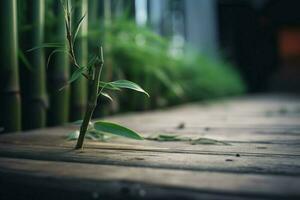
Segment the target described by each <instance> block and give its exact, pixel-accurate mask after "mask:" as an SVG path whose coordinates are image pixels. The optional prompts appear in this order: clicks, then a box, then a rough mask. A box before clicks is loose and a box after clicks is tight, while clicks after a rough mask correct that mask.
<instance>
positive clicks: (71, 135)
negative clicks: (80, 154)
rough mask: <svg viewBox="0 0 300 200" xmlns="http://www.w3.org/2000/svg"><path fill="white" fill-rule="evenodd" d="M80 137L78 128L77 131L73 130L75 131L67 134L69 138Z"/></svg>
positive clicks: (75, 138)
mask: <svg viewBox="0 0 300 200" xmlns="http://www.w3.org/2000/svg"><path fill="white" fill-rule="evenodd" d="M78 137H79V131H78V130H76V131H73V132H71V133H69V134H68V136H67V139H68V140H77V139H78Z"/></svg>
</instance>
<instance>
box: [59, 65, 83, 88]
mask: <svg viewBox="0 0 300 200" xmlns="http://www.w3.org/2000/svg"><path fill="white" fill-rule="evenodd" d="M85 70H86V67H80V68H78V69H76V70H75V71H74V72H73V74H72V75H71V78H70V80H69V81H68V83H67V84H66V85H65V86H63V87H62V88H60V89H59V91H61V90H63V89H65V88H66V87H67V86H68V85H69V84H71V83H73V82H74V81H76V80H77V79H78V78H79V77H80V76H81V75H82V73H83V72H84V71H85Z"/></svg>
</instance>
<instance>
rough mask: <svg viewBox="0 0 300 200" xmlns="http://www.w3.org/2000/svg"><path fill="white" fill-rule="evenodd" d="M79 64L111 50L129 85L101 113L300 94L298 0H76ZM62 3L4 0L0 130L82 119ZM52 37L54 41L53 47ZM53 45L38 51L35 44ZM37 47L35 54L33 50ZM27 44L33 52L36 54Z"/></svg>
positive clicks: (109, 56) (82, 96)
mask: <svg viewBox="0 0 300 200" xmlns="http://www.w3.org/2000/svg"><path fill="white" fill-rule="evenodd" d="M69 2H70V7H71V8H72V14H73V16H72V21H73V22H74V27H76V24H78V23H79V22H80V21H81V17H82V16H85V17H84V18H83V20H82V23H81V28H80V29H79V30H78V34H77V35H78V36H77V39H76V41H75V43H74V45H75V54H76V56H77V59H78V61H79V64H80V65H81V66H87V65H88V63H89V60H90V59H91V58H93V56H94V55H95V54H97V47H99V46H100V45H102V46H103V47H104V59H105V65H104V71H103V74H102V80H105V81H112V80H116V79H128V80H131V81H134V82H136V83H138V84H140V85H141V86H142V87H143V88H144V89H145V90H146V91H148V92H149V94H150V96H151V98H150V99H149V98H147V97H144V96H143V95H142V94H136V93H132V92H130V91H124V92H118V93H114V94H111V95H112V96H113V99H114V101H113V102H109V101H108V100H106V99H102V98H101V99H100V101H101V102H100V106H99V107H98V108H97V109H96V112H95V114H94V117H103V116H107V115H112V114H115V113H120V112H128V111H144V110H150V109H158V108H163V107H166V106H172V105H177V104H181V103H186V102H191V101H202V102H204V101H209V100H212V99H216V98H223V97H228V96H234V95H246V94H253V93H262V92H264V93H270V92H280V93H282V92H289V93H299V92H300V79H299V77H300V14H299V8H300V1H298V0H101V1H100V0H72V1H69ZM62 3H65V1H62V2H61V1H60V0H2V1H1V2H0V4H1V5H0V7H1V12H0V15H1V35H0V40H1V46H0V57H1V65H0V127H1V129H0V130H1V131H2V132H14V131H21V130H28V129H35V128H42V127H46V126H58V125H63V124H66V123H68V122H70V121H75V120H78V119H82V117H83V113H84V111H85V108H86V102H87V95H88V89H87V82H86V81H85V79H84V78H82V79H80V80H77V81H76V82H74V84H72V85H70V86H69V87H66V88H65V89H64V90H60V88H62V87H63V86H65V85H66V84H67V82H68V80H69V77H70V74H71V73H72V71H74V69H73V67H72V66H71V65H70V64H69V57H68V54H67V53H66V51H65V50H66V44H67V43H66V38H65V25H64V12H63V7H62ZM46 43H47V45H45V44H46ZM43 45H44V47H47V48H36V49H32V48H34V47H43ZM30 49H31V50H30ZM28 50H29V51H28Z"/></svg>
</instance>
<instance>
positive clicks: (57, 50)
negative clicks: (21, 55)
mask: <svg viewBox="0 0 300 200" xmlns="http://www.w3.org/2000/svg"><path fill="white" fill-rule="evenodd" d="M60 52H61V53H62V52H65V53H67V54H69V52H68V51H67V50H66V49H55V50H53V51H51V53H50V54H49V56H48V59H47V65H46V68H48V66H49V64H50V61H51V58H52V56H53V55H54V54H56V53H60Z"/></svg>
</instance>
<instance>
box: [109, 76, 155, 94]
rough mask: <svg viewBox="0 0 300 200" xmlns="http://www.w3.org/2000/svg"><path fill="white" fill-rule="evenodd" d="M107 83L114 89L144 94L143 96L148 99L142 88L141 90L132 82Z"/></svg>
mask: <svg viewBox="0 0 300 200" xmlns="http://www.w3.org/2000/svg"><path fill="white" fill-rule="evenodd" d="M109 83H110V85H112V86H114V87H116V88H126V89H131V90H135V91H137V92H141V93H144V94H145V95H147V96H148V97H150V95H149V94H148V93H147V92H146V91H145V90H144V89H143V88H141V86H139V85H138V84H136V83H134V82H131V81H128V80H118V81H113V82H109Z"/></svg>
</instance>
